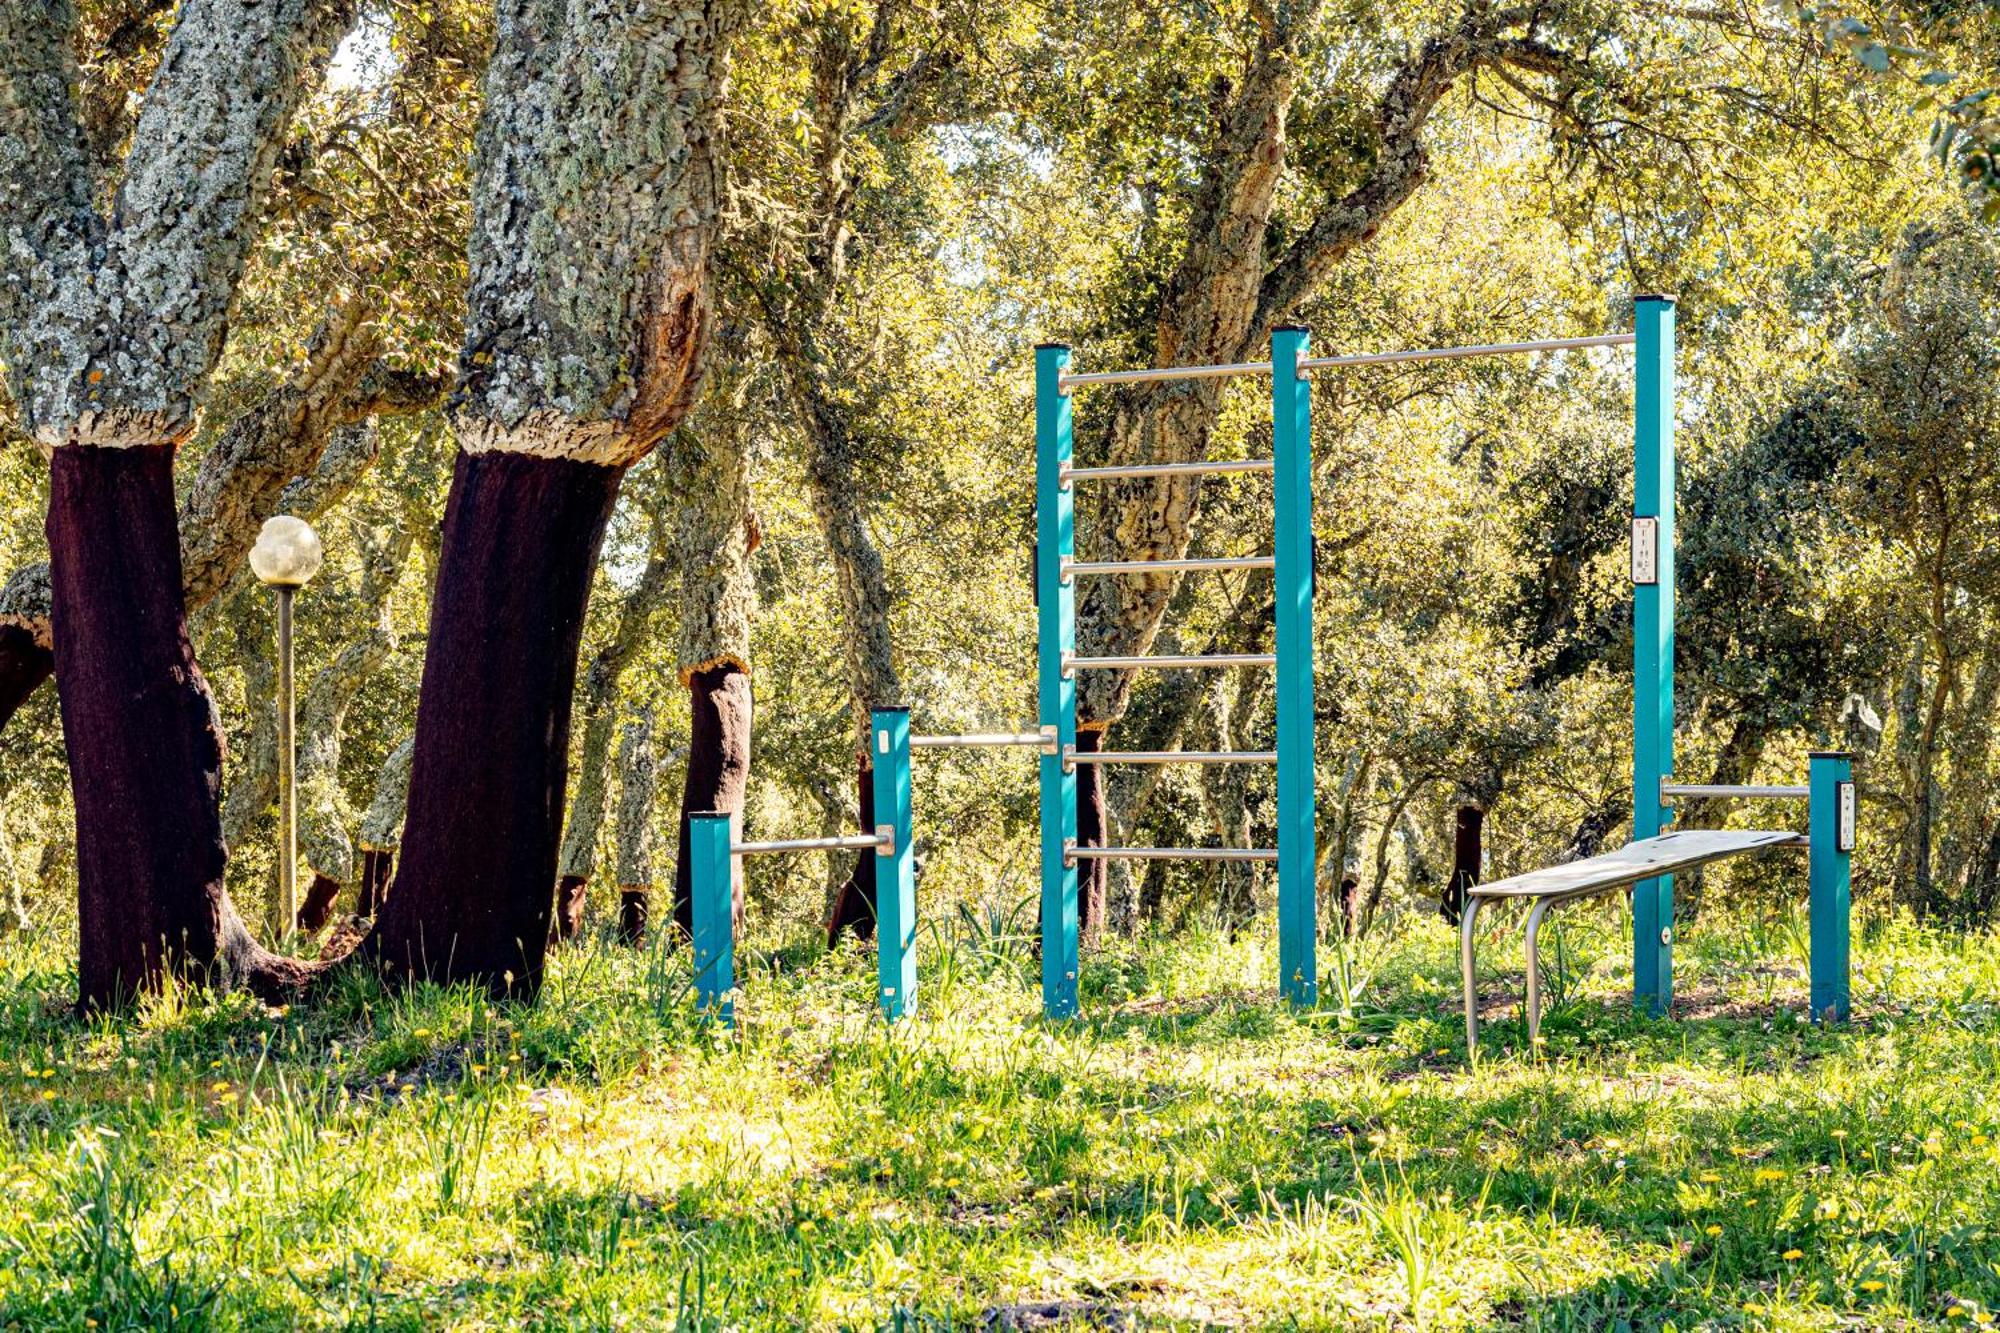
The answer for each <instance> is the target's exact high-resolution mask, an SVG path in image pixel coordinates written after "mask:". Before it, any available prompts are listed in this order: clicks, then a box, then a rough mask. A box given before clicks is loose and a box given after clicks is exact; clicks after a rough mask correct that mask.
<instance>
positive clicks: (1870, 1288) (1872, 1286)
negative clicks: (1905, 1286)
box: [1861, 1277, 1889, 1296]
mask: <svg viewBox="0 0 2000 1333" xmlns="http://www.w3.org/2000/svg"><path fill="white" fill-rule="evenodd" d="M1888 1285H1889V1284H1888V1283H1886V1282H1878V1281H1876V1280H1875V1279H1874V1278H1872V1277H1871V1278H1869V1279H1868V1280H1867V1281H1866V1282H1864V1283H1862V1284H1861V1289H1862V1290H1863V1291H1865V1292H1867V1293H1868V1294H1869V1295H1870V1296H1873V1295H1874V1294H1875V1293H1876V1292H1878V1291H1880V1290H1882V1289H1883V1288H1884V1287H1886V1286H1888Z"/></svg>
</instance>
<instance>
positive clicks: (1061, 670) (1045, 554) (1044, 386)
mask: <svg viewBox="0 0 2000 1333" xmlns="http://www.w3.org/2000/svg"><path fill="white" fill-rule="evenodd" d="M1068 366H1069V348H1067V347H1056V346H1042V347H1037V348H1036V349H1035V592H1036V602H1037V605H1038V607H1039V610H1040V621H1039V632H1038V638H1037V642H1036V658H1035V666H1036V671H1035V676H1036V698H1037V703H1038V707H1039V710H1040V711H1039V714H1038V716H1037V718H1036V720H1037V721H1038V722H1039V723H1040V724H1041V727H1042V729H1043V730H1044V731H1047V732H1051V733H1053V734H1052V739H1053V741H1054V742H1055V743H1054V745H1052V746H1050V747H1048V748H1046V749H1044V750H1043V751H1042V761H1041V803H1042V916H1041V926H1042V1012H1043V1014H1045V1015H1047V1016H1048V1017H1050V1018H1074V1017H1076V1007H1077V1005H1076V974H1077V927H1078V921H1077V902H1076V887H1077V885H1076V862H1075V861H1074V860H1072V859H1071V858H1069V857H1067V856H1064V855H1063V848H1064V846H1065V845H1067V844H1069V843H1073V842H1075V841H1076V769H1075V767H1074V766H1073V765H1070V764H1065V763H1064V762H1063V761H1062V754H1063V751H1064V750H1068V749H1073V748H1074V747H1075V745H1076V677H1075V676H1073V675H1071V674H1070V672H1069V670H1068V669H1067V667H1066V665H1065V664H1066V663H1067V662H1068V660H1069V657H1070V655H1071V654H1072V653H1074V652H1075V651H1076V584H1075V583H1074V582H1065V581H1064V580H1063V577H1062V565H1063V561H1065V560H1068V559H1069V558H1070V557H1072V556H1074V555H1075V554H1076V508H1075V492H1074V491H1072V490H1071V489H1070V487H1069V485H1068V483H1067V482H1066V481H1065V480H1064V474H1065V473H1067V472H1069V470H1070V466H1069V464H1070V458H1071V448H1072V444H1071V433H1070V419H1071V410H1070V409H1071V399H1070V397H1069V395H1068V394H1066V393H1065V392H1063V389H1062V374H1063V371H1064V370H1066V369H1067V368H1068Z"/></svg>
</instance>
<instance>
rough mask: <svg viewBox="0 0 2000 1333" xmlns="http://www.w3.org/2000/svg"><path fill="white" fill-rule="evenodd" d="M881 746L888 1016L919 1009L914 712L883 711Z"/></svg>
mask: <svg viewBox="0 0 2000 1333" xmlns="http://www.w3.org/2000/svg"><path fill="white" fill-rule="evenodd" d="M869 730H870V732H872V733H873V735H874V738H875V739H874V745H875V784H874V785H875V836H876V837H878V838H879V837H885V836H886V837H887V838H888V840H889V841H888V843H887V845H886V846H882V847H878V848H876V849H875V973H876V978H877V981H878V982H879V985H880V996H879V999H880V1000H881V1003H882V1017H884V1018H886V1019H888V1020H889V1021H890V1022H892V1023H893V1022H895V1021H896V1020H897V1019H899V1018H902V1017H903V1016H904V1015H906V1014H911V1013H914V1012H916V1006H917V872H916V863H915V859H914V858H913V857H912V856H911V855H910V710H909V709H907V708H878V709H876V710H875V712H874V715H873V716H872V717H871V719H870V725H869Z"/></svg>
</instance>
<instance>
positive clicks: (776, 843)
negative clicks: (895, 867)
mask: <svg viewBox="0 0 2000 1333" xmlns="http://www.w3.org/2000/svg"><path fill="white" fill-rule="evenodd" d="M883 845H884V840H883V839H881V838H877V837H873V836H871V835H869V834H866V833H853V834H849V835H848V836H846V837H844V838H777V839H774V840H772V841H770V842H733V843H731V844H729V851H730V854H731V855H733V856H760V855H762V854H764V853H766V852H865V851H868V850H869V849H870V848H874V847H881V846H883Z"/></svg>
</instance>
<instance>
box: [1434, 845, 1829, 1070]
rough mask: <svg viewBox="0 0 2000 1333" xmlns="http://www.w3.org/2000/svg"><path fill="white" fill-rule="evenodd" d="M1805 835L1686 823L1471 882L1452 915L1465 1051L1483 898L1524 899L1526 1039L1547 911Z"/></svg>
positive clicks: (1538, 1016) (1534, 1012) (1475, 1017)
mask: <svg viewBox="0 0 2000 1333" xmlns="http://www.w3.org/2000/svg"><path fill="white" fill-rule="evenodd" d="M1807 846H1808V840H1807V839H1806V837H1805V835H1804V834H1800V833H1780V832H1764V831H1736V830H1723V829H1688V830H1685V831H1683V832H1679V833H1663V834H1661V835H1660V836H1659V837H1657V838H1643V839H1641V840H1640V841H1638V842H1634V843H1628V844H1627V845H1625V846H1624V847H1621V848H1619V849H1618V850H1617V851H1615V852H1606V853H1604V854H1603V855H1601V856H1590V857H1585V858H1583V859H1582V860H1578V861H1570V862H1566V863H1565V864H1563V865H1559V866H1549V867H1548V868H1546V869H1543V870H1531V871H1529V872H1528V873H1527V874H1525V875H1514V876H1511V877H1509V878H1507V879H1496V880H1494V881H1493V882H1492V883H1490V884H1475V885H1472V886H1471V887H1470V888H1469V889H1468V890H1467V891H1466V901H1465V911H1464V914H1463V916H1462V917H1461V918H1460V921H1459V964H1460V967H1461V968H1462V969H1463V972H1464V976H1465V1049H1466V1051H1467V1053H1468V1054H1470V1053H1471V1052H1473V1051H1476V1050H1478V1048H1479V995H1478V992H1477V991H1476V990H1475V989H1474V985H1473V966H1474V964H1475V963H1476V961H1477V959H1476V957H1475V952H1476V946H1475V942H1474V935H1473V928H1474V923H1475V922H1477V920H1478V919H1479V908H1480V906H1481V905H1482V904H1483V903H1487V902H1497V901H1503V900H1510V899H1511V900H1515V901H1519V900H1522V899H1526V900H1527V901H1528V902H1529V903H1530V904H1531V906H1530V907H1529V909H1528V927H1527V962H1528V1040H1529V1042H1530V1043H1532V1042H1533V1041H1534V1040H1535V1038H1536V1037H1537V1036H1538V1035H1539V1034H1540V1032H1541V1028H1542V969H1541V958H1540V953H1539V945H1540V935H1541V930H1542V922H1543V920H1544V919H1545V918H1546V917H1547V916H1548V913H1549V909H1550V908H1552V907H1557V906H1560V905H1561V904H1563V903H1568V902H1575V901H1576V900H1577V899H1579V898H1594V897H1597V896H1599V895H1601V894H1606V893H1609V892H1611V891H1612V890H1613V889H1622V888H1624V887H1626V886H1627V885H1631V884H1637V883H1639V882H1641V881H1643V880H1649V879H1658V878H1660V877H1661V876H1663V875H1672V874H1675V873H1677V872H1679V871H1683V870H1692V869H1694V868H1695V867H1696V866H1699V865H1705V864H1707V863H1708V862H1710V861H1719V860H1721V859H1723V858H1724V857H1729V856H1743V855H1746V854H1749V853H1752V852H1768V851H1776V850H1778V849H1780V848H1794V849H1804V848H1805V847H1807Z"/></svg>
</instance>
